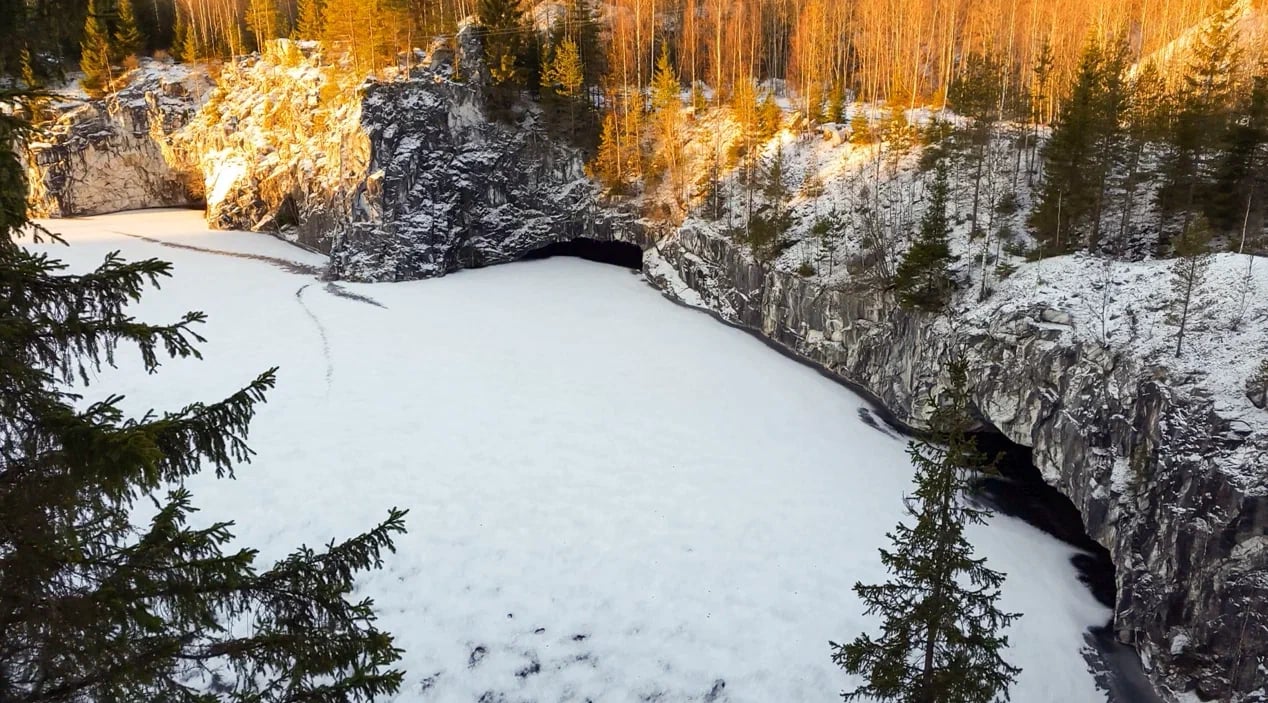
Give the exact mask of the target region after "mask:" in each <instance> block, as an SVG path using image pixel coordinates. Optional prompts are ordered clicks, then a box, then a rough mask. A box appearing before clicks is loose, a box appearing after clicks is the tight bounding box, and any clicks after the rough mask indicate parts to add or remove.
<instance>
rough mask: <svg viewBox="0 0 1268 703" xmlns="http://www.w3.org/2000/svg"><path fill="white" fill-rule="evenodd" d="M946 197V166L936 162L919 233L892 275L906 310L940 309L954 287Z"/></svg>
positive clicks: (947, 187) (948, 189) (947, 193)
mask: <svg viewBox="0 0 1268 703" xmlns="http://www.w3.org/2000/svg"><path fill="white" fill-rule="evenodd" d="M949 195H950V188H949V186H948V185H947V166H946V163H945V162H944V161H939V162H938V167H937V170H936V172H935V175H934V180H933V187H932V188H931V189H930V200H929V207H928V208H927V209H926V210H925V213H924V216H923V217H922V218H921V220H920V232H919V234H918V235H917V238H916V241H915V242H913V243H912V245H911V248H910V249H908V250H907V253H906V254H905V255H904V256H903V259H902V261H901V262H899V264H898V269H897V271H896V272H895V275H894V287H895V289H896V290H897V294H898V302H899V303H900V304H901V305H902V306H903V307H905V308H913V309H917V310H925V311H935V310H939V309H941V308H942V307H943V306H944V305H946V303H947V301H948V300H949V299H950V297H951V292H952V290H953V289H954V288H955V282H954V280H952V278H951V272H950V263H951V248H950V245H949V244H948V243H947V238H948V237H949V236H950V234H951V224H950V222H949V221H948V220H947V201H948V199H949Z"/></svg>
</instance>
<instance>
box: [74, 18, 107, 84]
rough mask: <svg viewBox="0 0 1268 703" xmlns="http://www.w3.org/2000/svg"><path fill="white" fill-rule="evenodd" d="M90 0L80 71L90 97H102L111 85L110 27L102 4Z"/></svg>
mask: <svg viewBox="0 0 1268 703" xmlns="http://www.w3.org/2000/svg"><path fill="white" fill-rule="evenodd" d="M104 1H105V0H88V19H87V20H85V21H84V38H83V41H81V42H80V44H79V48H80V59H79V69H80V70H81V71H83V72H84V77H83V79H82V80H81V81H80V83H81V84H82V85H83V86H84V89H85V90H87V91H88V94H89V95H94V96H96V95H101V94H102V93H103V92H104V91H105V90H106V88H107V87H108V85H109V83H110V60H111V53H112V52H111V49H110V26H109V24H107V22H106V14H105V11H104V9H105V8H104V7H103V6H102V3H103V2H104Z"/></svg>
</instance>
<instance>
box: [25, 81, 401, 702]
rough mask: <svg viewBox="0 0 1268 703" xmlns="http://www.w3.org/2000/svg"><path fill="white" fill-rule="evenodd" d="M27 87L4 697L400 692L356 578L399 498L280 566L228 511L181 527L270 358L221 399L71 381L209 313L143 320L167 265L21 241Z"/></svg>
mask: <svg viewBox="0 0 1268 703" xmlns="http://www.w3.org/2000/svg"><path fill="white" fill-rule="evenodd" d="M17 102H19V100H18V97H17V96H15V95H14V94H12V93H0V360H2V361H0V623H3V627H0V700H3V701H6V702H7V703H34V702H36V701H40V702H48V703H77V702H79V701H186V702H191V703H192V702H199V703H211V702H213V701H233V702H238V703H245V702H246V701H252V702H258V703H266V702H267V703H298V702H299V701H323V702H328V703H336V702H338V703H345V702H347V701H368V700H371V699H372V698H374V697H376V696H382V695H388V694H391V693H393V692H395V691H396V690H397V689H398V688H399V687H400V683H401V676H402V674H401V672H400V671H398V670H395V669H393V668H392V665H393V663H394V662H396V661H397V660H398V659H399V650H398V649H397V648H396V647H395V646H394V645H393V641H392V637H391V636H390V635H389V634H387V633H385V632H382V631H380V630H378V629H377V628H376V626H375V613H374V610H373V604H372V602H371V601H370V600H368V599H353V598H352V593H353V586H354V580H355V578H356V576H357V575H358V574H359V573H361V572H364V571H366V570H369V569H375V568H378V566H379V565H380V559H381V557H382V556H383V554H384V553H385V552H386V551H388V550H391V549H392V540H393V537H394V535H396V534H398V533H401V532H402V531H403V530H404V527H403V517H404V512H403V511H399V510H395V509H393V510H391V511H390V512H389V515H388V517H387V519H386V520H385V521H384V522H383V523H382V524H380V525H378V526H377V527H375V528H374V529H372V530H370V531H369V532H367V533H365V534H362V535H360V536H357V537H353V538H352V539H350V540H348V541H345V542H342V543H337V544H336V543H331V544H330V545H329V546H327V547H326V548H325V549H310V548H308V547H301V548H299V549H298V550H296V551H295V552H294V553H292V554H291V555H290V556H288V557H286V558H285V559H282V560H281V561H279V562H277V563H275V564H272V565H262V564H259V563H258V561H259V560H258V558H257V552H256V550H254V549H250V548H246V547H238V546H233V535H232V533H231V531H230V528H231V527H232V523H230V522H209V521H207V520H204V519H199V520H196V521H195V522H196V524H197V525H198V526H191V525H190V521H191V514H192V513H193V512H194V511H195V507H194V504H193V500H192V497H191V496H190V493H189V492H188V491H187V490H186V489H185V488H183V487H182V482H183V480H184V479H186V478H188V477H190V476H192V475H194V474H196V473H199V472H201V471H203V470H211V471H214V472H215V473H216V475H217V476H220V477H223V478H225V479H226V480H227V479H229V478H231V477H232V475H233V467H234V465H235V464H238V463H242V462H245V461H247V460H248V458H249V456H250V454H251V451H250V449H248V447H247V445H246V444H245V440H246V435H247V430H248V426H249V425H250V422H251V419H252V416H253V415H254V414H255V411H256V408H257V406H258V405H259V404H260V403H261V402H263V401H264V396H265V393H266V392H267V391H268V390H269V389H270V388H272V387H273V384H274V373H273V371H268V372H266V373H264V374H262V375H261V376H259V377H258V378H256V379H255V380H254V381H252V382H251V383H250V384H249V385H247V386H246V387H245V388H243V389H242V390H240V391H239V392H237V393H234V394H233V395H231V396H230V397H229V398H228V399H227V400H224V401H221V402H217V403H210V404H203V403H192V404H190V405H187V406H185V407H184V408H181V409H179V410H176V411H174V412H165V413H147V414H146V415H144V416H141V417H136V418H131V417H127V416H125V414H124V412H123V410H122V409H121V408H120V401H121V398H120V397H119V396H114V395H112V396H107V397H106V398H105V399H104V400H101V401H99V402H95V403H91V404H88V403H84V402H81V401H80V399H79V398H78V397H77V396H74V395H71V394H70V393H69V392H68V391H66V390H65V389H66V384H67V382H69V381H72V380H78V381H79V382H80V383H83V384H88V383H89V382H90V380H91V379H93V377H94V376H95V375H96V372H97V371H98V370H99V369H101V368H102V367H103V365H109V364H111V363H113V361H114V359H115V358H116V357H117V355H118V354H121V353H123V352H124V351H125V350H126V349H135V350H136V351H137V352H139V355H140V358H141V360H142V361H143V362H144V365H145V366H146V367H147V368H148V369H149V370H150V371H151V372H153V371H155V370H156V369H157V368H158V365H159V362H160V360H161V359H166V358H168V357H197V356H198V349H197V343H198V342H200V341H202V340H201V338H200V337H199V336H198V334H197V333H196V332H195V331H194V328H195V327H196V326H197V325H198V323H200V322H202V320H203V315H202V314H201V313H188V314H186V315H184V316H183V317H182V318H180V319H179V320H177V321H176V322H174V323H172V324H161V325H152V324H148V323H144V322H140V321H138V320H136V319H135V318H133V317H131V316H130V315H129V314H128V306H129V304H131V303H133V302H135V301H136V300H138V299H139V298H140V297H141V295H142V293H143V292H144V291H145V290H146V289H147V288H148V287H150V286H151V285H157V283H158V282H159V281H160V280H161V279H163V278H164V277H166V276H168V275H169V274H170V272H171V265H170V264H168V263H165V262H162V261H157V260H153V259H148V260H144V261H136V262H125V261H123V260H122V259H120V258H119V257H118V256H117V255H114V254H111V255H108V256H107V257H106V258H105V260H104V261H103V262H102V264H101V265H100V266H98V267H97V268H96V269H95V270H92V271H89V272H88V273H83V274H71V273H67V272H66V270H65V269H66V267H65V265H64V264H62V263H61V262H59V261H57V260H56V259H53V258H50V257H49V256H48V255H47V254H45V253H41V252H36V251H32V250H30V249H28V248H26V247H24V246H22V245H21V244H20V243H19V241H18V238H19V237H20V236H23V233H26V234H27V236H35V237H36V238H37V239H39V238H49V237H53V235H50V234H48V233H46V232H43V233H42V231H39V230H37V229H36V228H33V227H32V225H31V223H30V222H28V221H27V214H26V184H25V181H24V179H23V174H24V171H23V169H22V167H21V165H20V164H19V162H18V160H17V157H16V155H15V154H14V149H13V146H12V145H13V144H14V143H15V141H17V140H18V139H19V138H20V137H22V135H23V134H24V133H25V130H26V124H25V123H24V122H22V121H21V120H19V119H17V118H15V117H14V116H13V115H14V114H20V111H14V110H9V109H8V108H10V107H13V106H14V104H15V103H17ZM137 501H144V502H146V503H150V502H152V503H153V506H154V511H153V517H151V518H150V519H149V520H148V522H134V518H135V516H136V514H137V513H136V511H134V507H135V506H136V504H137ZM213 674H216V675H217V678H218V679H219V684H220V685H219V686H217V688H216V690H215V691H214V692H213V691H211V690H209V689H208V685H209V684H210V683H211V679H212V675H213Z"/></svg>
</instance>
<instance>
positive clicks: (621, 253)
mask: <svg viewBox="0 0 1268 703" xmlns="http://www.w3.org/2000/svg"><path fill="white" fill-rule="evenodd" d="M552 256H574V257H576V258H578V259H585V260H586V261H595V262H598V263H600V264H612V265H613V266H621V267H623V268H627V269H641V268H643V250H642V249H640V248H639V247H638V245H637V244H630V243H629V242H614V241H606V242H605V241H599V240H597V239H588V238H586V237H578V238H577V239H570V240H568V241H566V242H552V243H550V244H547V245H546V246H544V247H540V248H537V249H534V250H532V251H530V252H528V253H527V254H525V255H524V256H522V257H520V260H521V261H533V260H536V259H549V258H550V257H552Z"/></svg>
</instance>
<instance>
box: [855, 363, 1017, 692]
mask: <svg viewBox="0 0 1268 703" xmlns="http://www.w3.org/2000/svg"><path fill="white" fill-rule="evenodd" d="M949 372H950V380H951V383H950V387H949V388H948V391H949V392H948V397H947V398H946V399H945V402H944V403H943V404H942V405H941V406H940V407H939V408H938V409H937V410H936V411H935V412H934V414H933V418H932V422H931V426H932V428H933V430H934V432H933V437H932V438H931V439H930V440H929V441H924V440H921V441H913V442H912V443H911V444H910V445H909V447H908V450H907V453H908V455H909V456H910V457H911V460H912V463H913V464H914V465H915V467H916V478H915V481H916V492H915V495H913V496H912V497H911V499H910V501H909V507H908V510H909V512H910V515H911V518H912V519H913V520H914V524H913V525H908V524H905V523H901V522H900V523H899V524H898V526H897V527H896V528H894V530H893V531H892V532H890V533H889V534H888V535H887V536H888V538H889V540H890V543H891V546H890V548H889V549H881V550H880V553H881V562H882V563H883V564H884V565H885V567H886V568H887V569H888V570H889V573H890V575H891V578H890V580H889V581H887V582H886V583H883V584H879V585H864V584H862V583H858V584H855V586H854V591H855V592H856V593H857V594H858V595H859V597H860V598H861V599H862V600H863V602H864V603H865V604H866V605H867V613H868V614H869V615H878V616H879V617H880V619H881V628H880V634H879V635H878V636H877V637H875V638H873V637H872V636H871V635H867V634H862V635H859V636H858V637H857V638H856V639H855V640H854V641H853V642H850V643H849V644H844V645H840V644H836V643H832V648H833V655H832V660H833V661H834V662H835V663H836V664H837V665H838V666H840V667H841V668H843V669H845V670H846V671H847V672H849V673H851V674H854V675H856V676H861V677H862V679H863V683H862V685H861V686H859V687H858V688H856V689H854V690H853V691H849V692H847V693H844V694H843V697H844V698H845V700H847V701H852V700H858V699H861V698H867V699H868V700H880V701H895V702H897V703H993V702H994V701H1007V700H1008V687H1009V686H1010V685H1011V684H1012V683H1013V682H1014V681H1015V680H1016V678H1017V674H1018V673H1020V669H1018V668H1017V667H1015V666H1012V665H1010V664H1009V663H1008V662H1006V661H1004V659H1003V657H1002V654H1003V652H1004V650H1005V649H1006V648H1007V646H1008V637H1006V636H1005V635H1003V634H1001V631H1002V630H1003V629H1004V628H1006V627H1007V626H1008V625H1009V624H1010V623H1011V622H1012V621H1013V620H1014V619H1015V618H1017V617H1018V615H1016V614H1013V613H1006V612H1004V611H1002V610H1000V608H999V604H998V601H999V589H1000V586H1001V585H1002V584H1003V582H1004V574H1002V573H1000V572H998V571H993V570H991V569H989V568H987V566H986V564H985V560H984V559H981V558H974V556H973V547H972V545H970V544H969V542H968V540H967V539H966V538H965V536H964V530H965V527H966V526H968V525H972V524H981V523H982V522H983V521H984V520H985V517H986V515H987V513H986V511H984V510H981V509H979V508H974V507H972V506H971V505H968V504H966V503H965V502H963V501H962V500H961V499H960V494H961V493H963V492H964V491H966V490H967V489H968V488H969V487H970V481H971V477H972V474H973V472H975V471H979V470H983V469H988V470H989V467H990V466H991V462H988V461H987V459H986V457H985V456H983V455H982V454H981V452H979V451H978V449H977V446H976V444H975V442H974V440H973V437H972V435H970V434H969V431H970V429H971V427H972V418H971V414H970V411H969V399H968V381H967V376H968V374H967V369H966V366H965V364H964V363H963V362H962V361H955V362H952V363H951V366H950V369H949Z"/></svg>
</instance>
